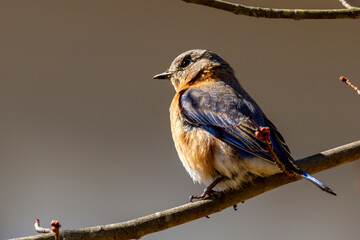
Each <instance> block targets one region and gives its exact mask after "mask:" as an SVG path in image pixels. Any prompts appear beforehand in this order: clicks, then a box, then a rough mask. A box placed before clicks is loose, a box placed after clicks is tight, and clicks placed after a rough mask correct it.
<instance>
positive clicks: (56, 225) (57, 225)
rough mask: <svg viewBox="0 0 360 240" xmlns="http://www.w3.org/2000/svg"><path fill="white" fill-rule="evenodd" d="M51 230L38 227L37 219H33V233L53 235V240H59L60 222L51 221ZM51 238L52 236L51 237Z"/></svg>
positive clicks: (38, 221)
mask: <svg viewBox="0 0 360 240" xmlns="http://www.w3.org/2000/svg"><path fill="white" fill-rule="evenodd" d="M50 225H51V229H50V228H44V227H40V220H39V219H35V224H34V227H35V231H36V232H38V233H51V232H53V233H55V240H60V227H61V225H60V222H59V221H58V220H52V221H51V223H50ZM51 236H53V235H51Z"/></svg>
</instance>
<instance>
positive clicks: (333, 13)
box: [183, 0, 360, 20]
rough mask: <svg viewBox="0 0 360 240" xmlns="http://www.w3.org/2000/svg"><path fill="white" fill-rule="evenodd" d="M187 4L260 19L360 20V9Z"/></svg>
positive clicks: (199, 0) (208, 0)
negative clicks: (306, 8)
mask: <svg viewBox="0 0 360 240" xmlns="http://www.w3.org/2000/svg"><path fill="white" fill-rule="evenodd" d="M183 1H184V2H187V3H195V4H199V5H204V6H208V7H212V8H217V9H221V10H224V11H228V12H232V13H235V14H237V15H246V16H250V17H258V18H260V17H261V18H286V19H294V20H300V19H345V18H351V19H355V18H360V8H357V7H351V6H350V5H349V6H350V8H347V9H308V10H305V9H277V8H262V7H253V6H246V5H243V4H238V3H231V2H226V1H221V0H183Z"/></svg>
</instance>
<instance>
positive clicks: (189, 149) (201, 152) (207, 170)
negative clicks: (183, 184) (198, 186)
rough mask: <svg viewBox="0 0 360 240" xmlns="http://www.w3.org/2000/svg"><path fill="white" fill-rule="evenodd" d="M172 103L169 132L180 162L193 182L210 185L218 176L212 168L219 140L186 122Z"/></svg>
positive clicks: (177, 107)
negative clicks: (208, 183)
mask: <svg viewBox="0 0 360 240" xmlns="http://www.w3.org/2000/svg"><path fill="white" fill-rule="evenodd" d="M174 102H175V99H174V101H173V103H172V104H171V107H170V121H171V132H172V137H173V140H174V144H175V148H176V150H177V152H178V155H179V157H180V160H181V162H182V164H183V165H184V167H185V169H186V170H187V172H188V173H189V174H190V176H191V177H192V179H193V180H194V181H195V182H203V183H207V182H210V183H211V182H212V181H213V179H214V178H215V177H216V176H218V175H219V173H218V172H217V170H216V168H215V166H214V162H215V157H216V153H217V152H218V149H217V148H218V141H219V140H218V139H216V138H215V137H214V136H212V135H211V134H210V133H209V132H207V131H205V130H203V129H202V128H200V127H198V126H195V125H192V124H190V123H188V122H186V120H185V119H184V117H183V116H182V114H181V110H180V108H179V106H178V105H177V102H175V103H174Z"/></svg>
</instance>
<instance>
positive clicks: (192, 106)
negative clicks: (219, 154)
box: [180, 82, 290, 162]
mask: <svg viewBox="0 0 360 240" xmlns="http://www.w3.org/2000/svg"><path fill="white" fill-rule="evenodd" d="M180 105H181V108H182V113H183V115H184V117H185V119H186V120H187V121H188V122H190V123H191V124H194V125H197V126H199V127H201V128H203V129H205V130H207V131H208V132H210V133H212V134H213V135H214V136H215V137H217V138H219V139H221V140H223V141H224V142H227V143H228V144H230V145H232V146H234V147H235V148H236V149H238V150H239V152H240V153H241V154H247V155H249V154H250V155H253V156H257V157H260V158H263V159H265V160H268V161H271V162H273V160H272V158H271V156H270V155H269V153H268V152H267V150H266V147H265V144H264V142H263V141H261V140H260V139H258V138H257V137H256V136H255V131H256V130H257V129H258V128H259V126H269V127H270V128H271V134H273V136H272V138H274V139H275V140H274V143H275V144H277V145H278V144H280V145H279V146H278V148H279V149H280V151H282V150H286V154H287V153H289V151H288V148H287V146H286V144H285V142H284V139H283V138H282V137H281V135H280V133H279V132H278V131H277V130H276V128H275V127H274V125H273V124H272V123H271V122H270V121H269V120H267V119H266V117H265V116H264V114H263V113H262V112H261V110H259V109H258V107H257V106H255V105H254V104H253V103H252V102H250V101H248V100H246V99H244V98H243V97H242V96H240V94H238V93H237V92H236V91H235V90H234V89H233V88H232V87H230V86H228V85H226V84H225V83H224V82H216V83H211V84H206V85H202V86H201V88H200V87H195V86H194V87H191V88H189V89H187V90H186V91H185V92H183V93H182V95H181V98H180ZM268 123H269V124H268ZM289 154H290V153H289Z"/></svg>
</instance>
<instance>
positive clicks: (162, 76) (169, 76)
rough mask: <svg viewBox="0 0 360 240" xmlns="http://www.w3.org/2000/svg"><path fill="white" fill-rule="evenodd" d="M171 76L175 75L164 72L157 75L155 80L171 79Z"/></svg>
mask: <svg viewBox="0 0 360 240" xmlns="http://www.w3.org/2000/svg"><path fill="white" fill-rule="evenodd" d="M171 75H173V73H172V72H163V73H159V74H156V75H155V76H154V77H153V78H154V79H170V78H171Z"/></svg>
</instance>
